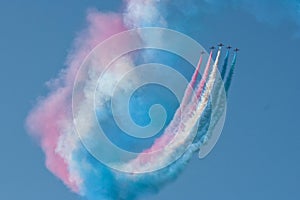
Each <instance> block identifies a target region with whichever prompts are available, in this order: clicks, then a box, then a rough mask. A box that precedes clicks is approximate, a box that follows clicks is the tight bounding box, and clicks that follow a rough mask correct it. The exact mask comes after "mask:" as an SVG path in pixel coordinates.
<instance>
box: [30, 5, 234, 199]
mask: <svg viewBox="0 0 300 200" xmlns="http://www.w3.org/2000/svg"><path fill="white" fill-rule="evenodd" d="M87 20H88V24H89V25H88V28H87V30H85V31H84V32H82V33H81V34H80V35H79V37H78V38H77V39H76V40H75V45H74V49H73V51H72V52H71V53H70V55H69V57H68V61H67V64H68V68H67V69H65V70H63V73H61V75H60V77H59V78H58V79H57V80H54V81H53V82H54V89H53V91H52V92H51V93H50V94H49V95H48V96H47V97H45V98H43V99H42V100H40V101H39V102H38V103H37V105H36V106H35V108H34V109H33V110H32V111H31V113H30V115H29V116H28V118H27V122H26V123H27V126H28V129H29V132H30V133H32V135H33V136H34V137H36V138H38V139H39V141H40V145H41V147H42V149H43V150H44V152H45V154H46V165H47V167H48V169H49V170H50V171H51V172H52V173H53V174H55V175H56V176H57V177H59V178H60V179H61V180H62V181H63V182H64V183H65V184H66V185H67V186H68V187H69V188H70V189H71V190H72V191H74V192H76V193H78V194H80V195H82V196H85V197H87V198H88V199H91V200H93V199H95V200H96V199H106V200H110V199H111V200H115V199H129V200H130V199H136V198H137V197H138V196H139V195H141V194H144V193H147V192H149V193H153V192H157V191H159V190H160V189H161V187H162V186H163V185H164V184H166V183H168V182H169V181H172V180H173V179H175V178H176V177H177V176H178V174H179V173H180V172H181V171H182V169H183V168H184V167H185V165H186V163H187V162H188V161H189V160H190V158H191V156H192V154H193V153H194V152H195V151H198V150H199V148H200V147H201V145H202V144H203V141H202V140H199V139H197V137H198V136H201V137H204V136H207V135H209V133H211V132H207V131H208V130H212V129H209V127H210V126H216V124H217V122H218V121H219V119H220V116H216V115H213V116H212V113H213V112H212V109H213V108H212V107H211V106H210V104H211V103H210V101H213V102H218V100H219V98H218V97H217V96H216V98H212V100H210V97H211V95H212V94H214V93H215V85H218V83H219V82H218V80H219V79H218V78H217V75H218V71H217V68H218V63H219V60H220V56H221V48H220V49H219V50H218V53H217V57H216V60H215V62H214V64H213V66H212V68H211V66H210V65H211V64H210V62H211V61H212V52H211V53H210V56H209V59H208V63H207V65H206V68H205V72H204V75H203V77H202V78H201V81H200V83H198V84H197V76H198V71H199V69H200V66H201V64H202V59H203V58H202V56H201V58H200V60H199V63H198V67H197V69H196V71H195V73H194V75H193V77H192V81H191V83H190V85H189V86H188V87H187V90H186V91H185V93H184V97H183V99H184V101H183V103H181V104H180V105H179V109H178V110H177V111H176V112H175V114H174V116H173V119H172V120H171V121H170V122H169V124H168V126H166V127H165V129H164V131H163V134H162V135H161V136H160V137H158V138H156V140H155V141H154V142H152V143H151V145H150V146H148V147H147V148H144V149H143V152H140V154H139V155H138V156H137V157H135V158H134V159H130V160H128V162H126V163H125V164H124V163H123V165H124V167H126V168H128V169H132V170H131V171H133V172H134V171H147V169H148V168H153V165H154V166H155V165H160V164H161V163H165V162H166V163H167V161H166V160H172V159H173V157H174V156H175V155H177V152H178V151H183V150H185V151H184V153H183V154H182V155H181V156H180V157H179V158H178V159H176V160H175V161H174V162H172V163H170V164H169V165H167V166H166V167H164V168H161V169H159V170H156V171H152V172H149V173H123V172H120V171H117V170H113V169H111V168H109V167H107V166H106V165H105V164H103V163H101V162H99V161H98V160H97V159H96V158H95V157H94V156H92V155H91V154H90V152H89V151H88V150H87V149H86V148H85V146H83V144H82V143H81V140H80V138H79V137H78V135H77V133H76V129H75V127H74V121H76V120H81V121H83V122H84V123H83V124H84V126H82V127H80V128H81V129H82V130H85V132H86V133H91V134H92V135H93V134H94V133H93V131H92V130H93V126H94V124H92V123H91V121H92V120H91V119H92V116H91V115H90V114H89V113H88V110H87V109H86V102H88V100H90V98H93V97H94V92H95V91H94V90H92V89H91V88H94V87H95V83H97V81H98V77H97V76H95V75H96V74H97V73H98V72H104V71H106V68H105V66H104V65H102V62H106V61H105V60H104V61H103V60H98V59H97V58H95V59H94V60H92V61H93V62H92V63H90V64H91V66H95V67H92V68H91V69H90V71H88V72H87V73H86V74H82V75H77V72H78V70H79V69H80V66H81V65H82V63H83V62H84V61H85V58H86V57H88V56H90V55H91V54H90V52H91V51H92V50H93V49H94V48H95V47H96V46H97V45H98V44H99V43H101V42H103V41H105V40H106V39H108V38H110V37H111V36H113V35H115V34H117V33H120V32H123V31H126V30H128V29H130V28H136V27H145V26H154V25H155V26H160V27H167V26H168V24H167V20H166V19H165V17H164V16H163V15H162V13H161V12H160V10H159V1H147V0H142V1H141V0H128V1H127V7H126V11H125V12H124V13H123V14H113V13H111V14H101V13H98V12H97V11H90V12H89V13H88V16H87ZM108 27H109V28H108ZM139 37H140V39H141V41H142V42H144V43H147V42H149V41H151V38H152V37H150V36H149V35H147V34H140V35H139ZM155 39H160V38H159V37H156V38H155ZM152 40H153V39H152ZM161 42H164V41H163V40H161ZM118 45H120V46H126V45H132V43H131V41H122V44H118ZM109 53H111V52H102V54H105V55H106V54H107V55H106V56H104V57H105V58H107V59H108V58H109V56H110V55H109ZM142 56H143V58H144V59H145V60H147V59H148V58H149V57H151V52H149V51H145V52H144V53H143V55H142ZM235 60H236V55H235ZM134 62H135V60H134V56H130V55H125V56H124V57H122V58H120V59H119V60H117V61H116V62H115V63H114V64H113V66H112V67H111V68H110V69H111V71H108V73H107V75H106V76H104V77H103V78H104V79H105V82H104V84H103V85H101V87H100V88H99V91H98V90H97V91H96V93H97V92H99V93H101V97H103V98H99V99H97V102H96V105H97V106H99V118H100V119H103V120H106V121H105V122H107V123H109V122H110V121H109V119H110V118H109V117H110V115H111V114H112V113H111V112H108V111H107V109H108V108H109V103H110V101H111V100H112V96H113V92H112V91H113V90H114V87H115V86H116V84H117V83H118V82H119V81H121V80H122V78H123V74H124V73H129V72H130V71H131V70H132V69H134ZM234 64H235V62H234ZM233 68H234V65H233V67H232V68H231V69H232V70H231V71H232V72H231V71H230V73H229V74H233ZM229 77H230V76H229ZM231 77H232V75H231ZM231 77H230V79H229V80H228V81H227V83H228V84H227V87H228V88H229V87H230V84H231ZM76 78H77V79H79V80H81V81H82V83H83V85H80V86H81V87H82V88H81V89H82V90H83V96H79V97H78V99H76V100H78V101H79V102H80V103H81V104H80V109H79V111H80V113H79V116H83V117H81V118H80V119H76V118H75V119H73V110H72V102H71V101H72V94H73V89H74V87H73V86H74V81H75V80H76ZM139 81H141V80H140V79H139V77H138V76H133V79H131V80H130V81H127V82H125V83H126V84H124V85H122V86H119V87H120V91H127V90H129V89H131V88H132V87H133V86H134V84H136V83H137V82H139ZM173 81H174V80H173ZM194 87H195V88H196V89H197V93H196V95H194V94H193V92H192V91H191V89H193V88H194ZM227 87H226V88H227ZM139 98H142V97H141V96H139V97H138V98H137V99H138V100H139ZM215 109H216V110H218V107H217V108H215ZM119 114H120V116H122V114H124V113H119ZM97 115H98V113H97ZM210 120H211V121H213V123H211V122H210ZM198 125H199V128H198ZM197 129H198V132H197V131H196V130H197ZM193 132H194V134H192V133H193ZM195 136H196V137H195ZM87 137H90V136H87ZM207 137H208V136H207ZM174 138H177V139H176V140H175V139H174ZM89 139H90V140H91V142H93V137H91V138H89ZM127 139H128V138H127ZM173 139H174V140H173ZM167 144H168V146H169V148H168V150H167V151H164V152H163V154H161V155H157V154H151V155H150V156H149V154H147V153H148V152H155V151H156V150H157V149H161V148H162V147H164V146H165V145H167ZM127 145H128V143H127ZM129 146H130V145H129ZM149 163H151V166H150V165H149ZM141 169H143V170H141Z"/></svg>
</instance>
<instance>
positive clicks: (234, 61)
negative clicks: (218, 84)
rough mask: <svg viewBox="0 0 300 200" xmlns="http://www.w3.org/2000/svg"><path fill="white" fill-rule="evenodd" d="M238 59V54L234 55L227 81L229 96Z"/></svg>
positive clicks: (226, 88)
mask: <svg viewBox="0 0 300 200" xmlns="http://www.w3.org/2000/svg"><path fill="white" fill-rule="evenodd" d="M236 58H237V52H235V53H234V56H233V60H232V63H231V67H230V71H229V74H228V77H227V79H226V81H225V91H226V93H227V94H228V92H229V88H230V86H231V82H232V77H233V74H234V71H235V64H236Z"/></svg>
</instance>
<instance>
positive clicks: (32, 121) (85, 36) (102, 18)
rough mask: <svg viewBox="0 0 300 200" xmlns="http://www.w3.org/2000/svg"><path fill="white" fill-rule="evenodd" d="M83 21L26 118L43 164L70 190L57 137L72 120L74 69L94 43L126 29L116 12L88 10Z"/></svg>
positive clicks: (71, 184)
mask: <svg viewBox="0 0 300 200" xmlns="http://www.w3.org/2000/svg"><path fill="white" fill-rule="evenodd" d="M87 21H88V28H87V29H86V30H85V31H84V32H81V33H80V34H79V35H78V37H77V39H76V40H75V44H74V47H73V49H72V50H71V52H70V54H69V57H68V59H67V68H66V69H64V70H63V71H62V73H61V76H60V77H59V78H58V79H56V80H53V81H52V84H50V85H53V87H54V88H53V92H52V93H50V94H49V96H48V97H47V98H43V99H40V100H39V102H38V105H37V106H36V107H35V108H34V109H33V110H32V111H31V112H30V114H29V116H28V118H27V120H26V126H27V128H28V130H29V133H31V134H32V136H33V137H34V138H37V139H38V141H39V143H40V145H41V147H42V149H43V151H44V152H45V154H46V166H47V168H48V169H49V170H50V171H51V172H52V173H53V174H54V175H56V176H57V177H58V178H60V179H61V180H62V181H63V182H64V183H65V184H66V185H67V186H69V187H70V189H71V190H72V191H74V192H79V190H80V185H79V184H78V182H76V181H74V178H73V177H72V176H71V174H70V169H69V168H70V166H69V165H68V162H67V161H66V160H65V158H63V156H62V155H60V154H59V153H58V152H57V148H58V140H59V137H60V136H61V134H62V132H63V130H62V129H63V127H62V125H63V124H64V123H65V122H66V121H72V113H71V105H70V99H71V97H72V89H73V83H74V79H75V76H76V72H77V70H78V69H79V67H80V65H81V63H82V62H83V60H84V58H85V57H86V56H87V55H88V54H89V52H90V51H91V50H92V49H93V48H95V47H96V45H98V44H99V43H101V42H102V41H104V40H105V39H107V38H109V37H110V36H112V35H114V34H116V33H119V32H122V31H124V30H126V28H125V26H124V24H123V19H122V16H121V15H118V14H100V13H99V12H96V11H93V10H90V11H89V12H88V15H87ZM107 27H109V28H107Z"/></svg>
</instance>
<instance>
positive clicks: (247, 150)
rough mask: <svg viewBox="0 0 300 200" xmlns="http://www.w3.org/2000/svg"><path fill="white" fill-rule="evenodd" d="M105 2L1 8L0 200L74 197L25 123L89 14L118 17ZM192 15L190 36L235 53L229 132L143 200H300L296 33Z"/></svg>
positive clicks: (299, 45)
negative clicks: (48, 166) (101, 12)
mask: <svg viewBox="0 0 300 200" xmlns="http://www.w3.org/2000/svg"><path fill="white" fill-rule="evenodd" d="M108 2H110V1H105V0H98V1H96V0H95V1H74V2H72V4H70V2H69V1H65V0H62V1H60V2H59V3H52V4H50V3H48V1H45V0H42V1H34V0H28V1H27V2H26V3H25V1H19V2H18V1H14V0H13V1H5V2H1V6H0V13H1V18H0V24H1V29H0V36H1V37H0V58H1V61H2V62H1V67H0V69H1V72H0V76H1V78H0V87H1V91H2V93H1V104H0V109H1V111H2V115H1V122H2V123H1V134H2V142H1V146H0V148H1V151H0V155H1V157H2V161H1V165H0V177H1V181H0V188H1V189H0V198H1V199H8V200H19V199H29V200H40V199H43V200H53V199H59V200H60V199H61V200H76V199H80V197H78V196H77V195H75V194H72V193H71V192H70V191H69V190H68V189H67V188H66V187H65V186H64V185H63V184H62V183H61V181H59V180H58V179H57V178H56V177H55V176H53V175H52V174H51V173H50V172H49V171H48V170H47V169H46V168H45V166H44V155H43V153H42V151H41V149H40V148H39V147H38V145H37V143H36V142H35V141H33V140H32V139H31V138H30V137H29V136H28V135H27V133H26V130H25V128H24V120H25V118H26V116H27V114H28V112H29V110H30V109H31V108H32V107H33V105H34V103H35V100H36V98H37V97H38V96H41V95H45V94H46V93H47V88H46V86H45V82H46V81H48V80H49V79H51V78H54V77H56V75H57V74H58V72H59V71H60V70H61V69H62V67H63V66H64V62H65V58H66V56H67V53H68V50H69V49H70V47H71V44H72V41H73V39H74V37H75V36H76V34H77V33H78V31H80V30H81V29H82V28H83V27H84V25H85V15H86V10H87V9H88V8H90V7H95V8H98V9H100V10H120V9H121V7H120V6H121V5H120V2H119V1H114V2H115V3H108ZM195 17H199V30H201V31H199V33H197V34H196V33H193V34H191V36H192V37H193V38H195V39H197V40H198V41H199V42H200V43H201V44H202V45H204V46H206V47H209V46H211V45H212V44H215V43H218V42H223V43H225V44H231V45H233V46H234V47H239V48H240V49H241V52H240V54H239V57H238V62H237V70H236V73H235V77H234V81H233V85H232V88H231V91H230V96H229V100H228V113H227V119H226V125H225V128H224V131H223V134H222V136H221V138H220V140H219V142H218V144H217V145H216V147H215V148H214V150H213V151H212V153H211V154H210V155H209V156H208V157H207V158H205V159H204V160H199V159H198V158H197V157H196V156H195V158H194V159H193V160H192V161H191V163H190V164H189V165H188V167H187V168H186V170H185V171H184V172H183V174H182V175H181V176H180V177H179V178H178V179H177V180H176V181H175V182H174V183H171V184H169V185H168V186H167V187H166V188H164V189H163V190H162V191H161V193H159V194H158V195H154V196H149V197H147V198H144V199H149V200H150V199H151V200H165V199H174V200H182V199H205V200H208V199H209V200H219V199H233V200H235V199H236V200H240V199H243V200H253V199H273V200H277V199H278V200H281V199H286V198H288V199H289V200H298V199H300V190H299V186H300V171H299V169H300V157H299V148H300V131H299V128H298V125H299V124H300V121H299V120H300V118H299V116H298V113H299V112H300V107H299V102H300V84H299V83H298V80H299V79H298V74H299V73H300V65H299V59H300V58H299V52H300V38H299V37H295V35H296V34H297V31H299V30H300V26H298V27H297V25H296V24H295V23H294V22H293V21H292V20H288V19H286V20H282V21H280V22H279V23H266V22H264V21H262V20H260V18H257V17H255V16H254V15H253V14H252V13H250V12H248V11H246V10H244V9H236V8H234V7H232V6H225V7H223V8H222V9H220V10H218V11H216V12H207V13H205V14H203V13H202V14H199V16H195ZM258 19H259V20H258ZM194 20H197V18H194ZM200 21H201V24H200ZM268 21H270V19H268ZM271 21H272V17H271ZM45 123H46V122H45Z"/></svg>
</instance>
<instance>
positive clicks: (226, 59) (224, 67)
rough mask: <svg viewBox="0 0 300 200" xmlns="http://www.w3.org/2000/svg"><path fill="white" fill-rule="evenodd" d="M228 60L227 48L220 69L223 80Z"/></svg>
mask: <svg viewBox="0 0 300 200" xmlns="http://www.w3.org/2000/svg"><path fill="white" fill-rule="evenodd" d="M228 60H229V49H228V50H227V53H226V56H225V59H224V64H223V66H222V71H221V77H222V79H223V80H224V77H225V74H226V71H227V66H228Z"/></svg>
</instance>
